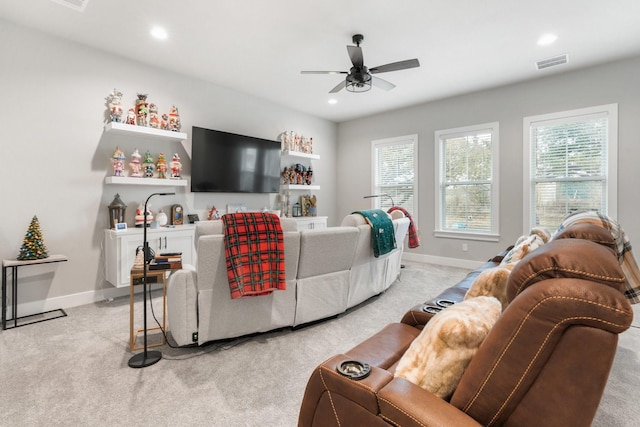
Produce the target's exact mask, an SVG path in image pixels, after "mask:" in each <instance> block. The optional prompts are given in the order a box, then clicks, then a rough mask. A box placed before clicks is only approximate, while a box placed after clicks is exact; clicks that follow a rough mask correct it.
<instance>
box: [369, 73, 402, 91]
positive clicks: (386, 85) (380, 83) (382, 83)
mask: <svg viewBox="0 0 640 427" xmlns="http://www.w3.org/2000/svg"><path fill="white" fill-rule="evenodd" d="M371 83H372V84H373V85H374V86H375V87H377V88H380V89H384V90H391V89H393V88H394V87H396V85H394V84H393V83H391V82H388V81H386V80H384V79H381V78H380V77H376V76H371Z"/></svg>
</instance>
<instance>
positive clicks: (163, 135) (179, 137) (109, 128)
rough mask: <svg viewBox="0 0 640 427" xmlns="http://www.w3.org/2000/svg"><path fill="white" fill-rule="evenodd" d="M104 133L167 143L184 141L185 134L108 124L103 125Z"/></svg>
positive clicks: (115, 123)
mask: <svg viewBox="0 0 640 427" xmlns="http://www.w3.org/2000/svg"><path fill="white" fill-rule="evenodd" d="M104 131H105V132H109V133H113V134H118V135H137V136H143V137H154V138H160V139H164V140H167V141H184V140H185V139H187V134H186V133H184V132H173V131H170V130H163V129H155V128H150V127H146V126H136V125H128V124H126V123H117V122H109V123H107V124H106V125H104Z"/></svg>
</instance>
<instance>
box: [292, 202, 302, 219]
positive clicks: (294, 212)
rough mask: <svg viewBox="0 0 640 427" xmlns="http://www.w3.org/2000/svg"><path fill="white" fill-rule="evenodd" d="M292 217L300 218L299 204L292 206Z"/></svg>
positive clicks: (300, 207)
mask: <svg viewBox="0 0 640 427" xmlns="http://www.w3.org/2000/svg"><path fill="white" fill-rule="evenodd" d="M293 216H294V217H297V216H302V205H300V203H298V202H296V204H295V205H293Z"/></svg>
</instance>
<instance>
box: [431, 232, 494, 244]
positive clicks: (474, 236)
mask: <svg viewBox="0 0 640 427" xmlns="http://www.w3.org/2000/svg"><path fill="white" fill-rule="evenodd" d="M433 236H434V237H439V238H445V239H463V240H479V241H483V242H499V241H500V235H499V234H492V233H473V232H470V231H443V230H436V231H434V232H433Z"/></svg>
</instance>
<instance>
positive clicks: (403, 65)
mask: <svg viewBox="0 0 640 427" xmlns="http://www.w3.org/2000/svg"><path fill="white" fill-rule="evenodd" d="M419 66H420V61H418V60H417V59H407V60H404V61H398V62H392V63H390V64H385V65H380V66H378V67H373V68H369V72H370V73H373V74H375V73H387V72H389V71H399V70H406V69H407V68H416V67H419Z"/></svg>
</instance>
